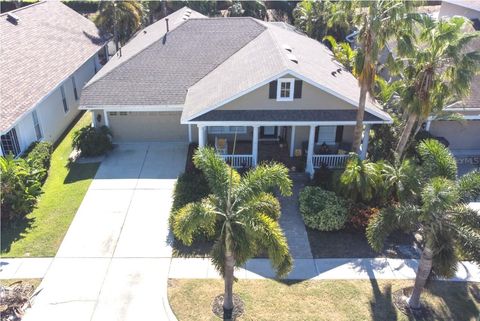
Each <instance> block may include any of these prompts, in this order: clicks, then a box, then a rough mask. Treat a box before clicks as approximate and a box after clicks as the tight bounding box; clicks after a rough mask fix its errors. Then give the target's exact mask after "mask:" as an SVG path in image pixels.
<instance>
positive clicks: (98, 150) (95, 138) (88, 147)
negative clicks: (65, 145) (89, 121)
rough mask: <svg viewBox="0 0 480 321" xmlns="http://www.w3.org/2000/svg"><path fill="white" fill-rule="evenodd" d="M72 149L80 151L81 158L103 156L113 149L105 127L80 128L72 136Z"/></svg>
mask: <svg viewBox="0 0 480 321" xmlns="http://www.w3.org/2000/svg"><path fill="white" fill-rule="evenodd" d="M72 147H73V148H76V149H78V150H80V151H81V153H82V156H87V157H90V156H99V155H103V154H105V153H106V152H108V151H110V150H112V148H113V144H112V140H111V132H110V130H109V129H108V127H106V126H102V127H101V128H95V127H92V126H90V125H88V126H85V127H82V128H80V129H79V130H77V131H76V132H75V133H74V134H73V141H72Z"/></svg>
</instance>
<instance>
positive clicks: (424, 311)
mask: <svg viewBox="0 0 480 321" xmlns="http://www.w3.org/2000/svg"><path fill="white" fill-rule="evenodd" d="M412 291H413V287H408V288H404V289H400V290H398V291H395V292H393V304H395V307H396V308H397V309H399V310H400V311H401V312H402V313H403V314H405V315H407V316H413V317H415V319H421V320H425V319H431V318H432V316H433V313H432V311H431V310H430V309H429V307H428V306H426V305H424V304H423V303H422V304H421V307H420V308H419V309H411V308H410V307H409V306H408V303H407V300H408V298H409V297H410V295H411V294H412Z"/></svg>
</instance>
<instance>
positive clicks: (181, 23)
mask: <svg viewBox="0 0 480 321" xmlns="http://www.w3.org/2000/svg"><path fill="white" fill-rule="evenodd" d="M185 8H188V9H190V8H189V7H187V6H184V7H182V8H180V9H179V10H177V11H174V12H172V13H171V14H170V15H172V14H174V13H176V12H178V11H180V10H182V9H185ZM190 10H193V9H190ZM197 12H198V11H197ZM167 17H168V16H166V17H163V18H162V19H160V20H158V21H156V22H155V23H159V22H160V21H162V20H164V19H165V18H167ZM191 20H194V19H187V20H183V21H180V24H179V25H178V26H177V27H176V28H174V29H173V30H170V31H169V32H166V33H164V34H163V35H162V36H160V37H159V38H158V39H157V40H155V41H153V42H152V43H150V44H149V45H147V46H145V47H144V48H142V49H141V50H139V51H138V52H136V53H135V54H133V55H131V56H130V57H127V59H125V60H124V61H122V62H119V64H118V65H117V66H115V67H114V68H112V69H110V70H109V71H107V72H106V73H105V74H103V75H102V76H101V77H99V78H97V79H94V78H92V80H93V81H89V82H88V83H87V84H86V85H85V87H84V88H87V87H90V86H91V85H93V84H95V83H96V82H98V81H99V80H101V79H103V78H105V77H106V76H107V75H109V74H110V73H111V72H112V71H114V70H116V69H117V68H119V67H120V66H123V65H124V64H125V63H127V62H129V61H130V60H132V58H134V57H136V56H137V55H139V54H140V53H142V52H144V51H145V50H146V49H148V48H150V47H151V46H153V45H154V44H156V43H157V42H158V41H159V40H160V39H162V38H165V36H166V35H167V34H172V32H175V31H176V30H178V29H179V28H180V27H182V26H184V25H185V24H186V23H187V22H189V21H191ZM164 21H165V20H164ZM155 23H153V24H155ZM153 24H151V25H148V26H146V27H145V28H143V29H140V30H139V33H138V34H137V36H139V35H141V34H142V32H141V31H142V30H144V29H146V28H148V27H149V26H152V25H153ZM131 40H133V38H132V39H131ZM129 43H130V41H129V42H127V43H126V45H125V46H127V45H128V44H129ZM120 50H122V47H120V49H119V51H120ZM117 54H118V52H116V53H115V55H117ZM94 77H95V76H94Z"/></svg>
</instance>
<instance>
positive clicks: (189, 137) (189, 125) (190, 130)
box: [188, 124, 192, 143]
mask: <svg viewBox="0 0 480 321" xmlns="http://www.w3.org/2000/svg"><path fill="white" fill-rule="evenodd" d="M188 142H189V143H191V142H192V124H188Z"/></svg>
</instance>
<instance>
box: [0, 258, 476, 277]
mask: <svg viewBox="0 0 480 321" xmlns="http://www.w3.org/2000/svg"><path fill="white" fill-rule="evenodd" d="M90 260H96V259H95V258H92V259H90ZM98 260H101V259H100V258H98ZM122 260H123V262H122V264H123V265H125V264H128V263H134V262H135V261H133V260H135V259H133V258H131V259H129V258H123V259H122ZM129 260H132V262H128V261H129ZM51 261H52V259H49V258H38V259H34V258H32V259H2V260H1V261H0V266H1V268H0V279H12V278H17V279H18V278H43V276H44V275H45V272H46V270H47V268H48V266H49V265H50V263H51ZM294 264H295V265H294V269H293V271H292V272H291V273H290V274H289V275H288V276H287V277H286V279H287V280H368V279H392V280H413V279H415V272H416V271H417V267H418V260H402V259H386V258H375V259H358V258H352V259H296V260H295V262H294ZM235 276H236V277H237V278H239V279H250V280H254V279H265V278H275V274H274V272H273V270H272V268H271V267H270V262H269V261H268V259H252V260H250V261H248V262H247V264H246V266H245V267H243V268H239V269H237V270H236V271H235ZM168 278H171V279H219V278H220V276H219V274H218V273H217V272H216V271H215V268H214V267H213V265H212V264H211V261H210V260H209V259H201V258H189V259H182V258H173V259H171V262H170V267H169V271H168ZM449 281H468V282H480V268H479V267H478V266H477V265H476V264H475V263H472V262H467V261H465V262H460V263H459V265H458V272H457V274H456V276H455V277H454V278H452V279H449Z"/></svg>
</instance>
